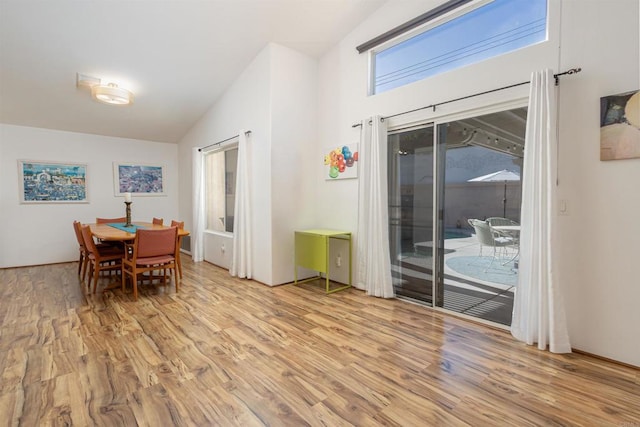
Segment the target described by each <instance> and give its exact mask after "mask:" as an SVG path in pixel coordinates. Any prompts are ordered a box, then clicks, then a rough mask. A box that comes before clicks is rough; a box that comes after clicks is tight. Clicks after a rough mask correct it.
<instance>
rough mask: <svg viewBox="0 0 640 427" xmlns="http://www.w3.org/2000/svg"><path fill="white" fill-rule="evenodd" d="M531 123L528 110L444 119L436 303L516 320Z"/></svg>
mask: <svg viewBox="0 0 640 427" xmlns="http://www.w3.org/2000/svg"><path fill="white" fill-rule="evenodd" d="M525 127H526V108H519V109H515V110H510V111H503V112H499V113H493V114H489V115H484V116H478V117H473V118H468V119H463V120H459V121H455V122H449V123H445V124H440V125H438V146H437V147H438V156H437V157H438V167H437V170H438V175H437V178H438V179H437V182H438V183H439V185H438V187H437V188H438V193H437V201H438V212H439V215H438V239H437V240H438V248H439V250H438V251H437V252H438V259H437V260H436V263H435V264H436V266H437V268H436V271H437V272H438V274H437V286H436V301H435V304H434V305H436V306H439V307H444V308H445V309H448V310H452V311H455V312H458V313H463V314H467V315H470V316H474V317H479V318H481V319H485V320H489V321H492V322H496V323H501V324H504V325H510V324H511V314H512V310H513V296H514V292H515V289H516V286H517V281H518V253H519V252H518V251H519V247H518V238H519V223H520V202H521V188H522V187H521V182H520V176H521V168H522V159H523V154H524V134H525ZM504 225H507V230H502V229H501V227H503V226H504Z"/></svg>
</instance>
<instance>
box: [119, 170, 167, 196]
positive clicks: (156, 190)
mask: <svg viewBox="0 0 640 427" xmlns="http://www.w3.org/2000/svg"><path fill="white" fill-rule="evenodd" d="M113 184H114V187H115V194H116V196H124V193H131V194H133V195H136V196H166V189H165V168H164V165H154V164H141V163H135V164H133V163H117V162H114V163H113Z"/></svg>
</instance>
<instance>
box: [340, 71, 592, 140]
mask: <svg viewBox="0 0 640 427" xmlns="http://www.w3.org/2000/svg"><path fill="white" fill-rule="evenodd" d="M580 71H582V68H579V67H578V68H571V69H569V70H567V71H563V72H562V73H558V74H554V75H553V77H554V78H555V79H556V86H558V83H559V77H560V76H564V75H570V74H577V73H579V72H580ZM529 83H531V82H530V81H526V82H520V83H515V84H512V85H509V86H503V87H500V88H497V89H491V90H486V91H484V92H478V93H474V94H471V95H467V96H462V97H460V98H455V99H450V100H448V101H443V102H438V103H435V104H431V105H427V106H425V107H420V108H415V109H413V110H409V111H403V112H402V113H396V114H392V115H390V116H385V117H383V119H390V118H392V117H397V116H401V115H403V114H409V113H414V112H416V111H420V110H426V109H427V108H433V111H436V107H438V106H440V105H444V104H449V103H451V102H456V101H462V100H464V99H469V98H474V97H476V96H480V95H486V94H488V93H492V92H499V91H501V90H505V89H511V88H513V87H517V86H522V85H526V84H529ZM359 126H362V123H356V124H353V125H351V127H352V128H357V127H359Z"/></svg>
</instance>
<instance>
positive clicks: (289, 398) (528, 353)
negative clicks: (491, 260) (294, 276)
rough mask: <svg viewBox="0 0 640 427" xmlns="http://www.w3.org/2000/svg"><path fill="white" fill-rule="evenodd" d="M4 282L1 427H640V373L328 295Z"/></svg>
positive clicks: (194, 273) (67, 280)
mask: <svg viewBox="0 0 640 427" xmlns="http://www.w3.org/2000/svg"><path fill="white" fill-rule="evenodd" d="M76 267H77V264H75V263H68V264H58V265H50V266H41V267H26V268H16V269H4V270H0V320H1V321H2V329H1V335H0V425H22V426H40V425H45V426H46V425H56V426H57V425H76V426H90V425H105V426H113V425H123V426H133V425H136V424H138V425H143V426H169V425H222V426H226V425H240V426H261V425H270V426H279V425H291V426H303V425H311V426H343V425H357V426H366V425H397V426H431V425H446V426H450V425H453V426H457V425H472V426H482V425H490V426H495V425H499V426H528V425H585V426H601V425H612V426H638V425H640V371H638V370H636V369H632V368H629V367H624V366H620V365H616V364H613V363H609V362H606V361H601V360H597V359H594V358H590V357H587V356H584V355H577V354H572V355H553V354H549V353H548V352H540V351H538V350H537V349H535V348H531V347H528V346H526V345H524V344H522V343H519V342H516V341H514V340H513V339H512V338H511V336H510V335H509V333H508V332H505V331H501V330H496V329H491V328H488V327H486V326H483V325H479V324H475V323H471V322H467V321H465V320H461V319H457V318H454V317H451V316H448V315H443V314H440V313H437V312H434V311H433V310H431V309H429V308H427V307H422V306H418V305H413V304H410V303H407V302H402V301H398V300H381V299H377V298H372V297H367V296H365V295H364V293H363V292H361V291H357V290H347V291H344V292H338V293H336V294H332V295H329V296H327V295H324V293H323V292H322V290H321V286H320V285H319V284H318V285H316V284H313V283H310V284H304V285H301V286H298V287H296V286H281V287H277V288H269V287H267V286H264V285H261V284H258V283H255V282H252V281H246V280H235V279H232V278H230V277H229V275H228V273H227V272H226V271H224V270H221V269H218V268H216V267H214V266H212V265H210V264H207V263H199V264H193V263H192V262H190V260H189V259H188V257H184V279H183V281H182V288H181V290H180V292H179V293H178V294H176V293H175V290H174V288H173V286H167V287H166V288H144V289H143V290H142V293H141V295H140V298H139V300H138V301H137V302H134V301H133V298H132V295H131V294H125V295H123V294H121V292H120V291H115V292H114V293H111V292H107V293H105V294H102V293H99V294H97V295H89V296H86V295H85V294H84V292H83V290H82V289H81V287H80V285H79V282H78V278H77V277H76Z"/></svg>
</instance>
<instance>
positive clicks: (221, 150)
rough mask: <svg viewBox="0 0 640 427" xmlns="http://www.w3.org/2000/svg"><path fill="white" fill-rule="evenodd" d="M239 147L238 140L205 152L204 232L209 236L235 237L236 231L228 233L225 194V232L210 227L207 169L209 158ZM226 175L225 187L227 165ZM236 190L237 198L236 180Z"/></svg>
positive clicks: (225, 171)
mask: <svg viewBox="0 0 640 427" xmlns="http://www.w3.org/2000/svg"><path fill="white" fill-rule="evenodd" d="M238 145H239V139H238V138H236V139H235V140H232V141H230V142H228V143H225V144H224V145H219V146H216V147H213V148H211V149H209V150H203V173H204V211H205V212H204V214H205V227H204V232H205V233H208V234H217V235H222V236H229V237H231V236H233V234H234V231H226V227H227V224H226V212H227V205H226V193H225V197H224V199H225V200H224V202H225V206H224V211H225V223H224V228H225V230H215V229H213V228H210V227H209V219H208V217H209V212H208V204H209V203H208V202H209V191H208V182H207V181H208V180H207V174H208V169H207V156H211V155H214V154H218V153H225V152H227V151H232V150H236V151H237V150H238ZM224 174H225V185H226V174H227V169H226V165H225V170H224ZM233 185H234V188H233V196H234V197H235V192H236V181H235V180H234V184H233ZM233 214H234V216H235V207H234V212H233ZM234 228H235V224H234Z"/></svg>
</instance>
